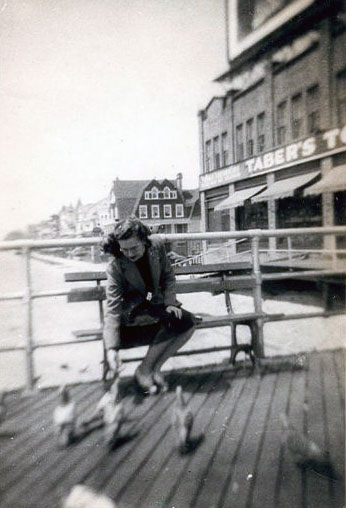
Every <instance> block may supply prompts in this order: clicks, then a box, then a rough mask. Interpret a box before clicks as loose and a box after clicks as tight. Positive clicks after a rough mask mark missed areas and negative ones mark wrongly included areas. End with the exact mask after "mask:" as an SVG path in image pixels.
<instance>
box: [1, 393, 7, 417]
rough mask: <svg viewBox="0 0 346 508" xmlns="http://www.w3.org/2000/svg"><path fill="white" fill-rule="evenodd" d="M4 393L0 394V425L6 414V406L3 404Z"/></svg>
mask: <svg viewBox="0 0 346 508" xmlns="http://www.w3.org/2000/svg"><path fill="white" fill-rule="evenodd" d="M5 398H6V393H5V392H0V423H2V422H3V421H4V420H5V416H6V413H7V406H6V403H5Z"/></svg>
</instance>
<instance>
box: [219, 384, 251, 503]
mask: <svg viewBox="0 0 346 508" xmlns="http://www.w3.org/2000/svg"><path fill="white" fill-rule="evenodd" d="M259 390H260V383H257V386H256V390H255V392H254V393H253V400H252V403H251V406H250V410H249V411H248V414H247V418H246V421H245V425H244V427H243V433H242V436H241V439H239V441H238V443H237V446H236V449H235V452H234V455H233V458H232V460H231V463H230V467H229V469H228V473H227V476H226V480H225V481H224V484H223V487H222V488H221V494H220V497H219V501H218V503H217V508H225V507H224V505H223V501H224V499H225V497H226V495H227V492H228V490H229V488H230V484H231V480H232V476H233V470H234V466H235V464H236V461H237V458H238V455H239V453H240V448H241V445H242V443H243V440H244V436H245V433H246V431H247V428H248V426H249V423H250V419H251V415H252V413H253V410H254V407H255V404H256V399H257V397H258V393H259Z"/></svg>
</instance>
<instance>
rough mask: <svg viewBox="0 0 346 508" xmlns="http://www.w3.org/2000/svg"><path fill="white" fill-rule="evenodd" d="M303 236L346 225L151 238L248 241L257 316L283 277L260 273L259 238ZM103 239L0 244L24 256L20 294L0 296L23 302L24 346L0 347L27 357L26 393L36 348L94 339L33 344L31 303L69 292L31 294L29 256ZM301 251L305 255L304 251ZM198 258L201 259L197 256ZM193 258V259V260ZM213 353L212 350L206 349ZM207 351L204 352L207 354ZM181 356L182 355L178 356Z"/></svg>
mask: <svg viewBox="0 0 346 508" xmlns="http://www.w3.org/2000/svg"><path fill="white" fill-rule="evenodd" d="M304 235H322V236H325V235H334V236H339V235H346V227H345V226H333V227H324V228H295V229H277V230H263V229H253V230H248V231H227V232H225V231H224V232H203V233H180V234H160V235H153V237H159V238H161V239H162V240H164V241H166V242H172V241H185V240H186V241H187V240H206V241H208V240H211V241H212V240H224V241H228V240H235V242H234V243H238V242H239V241H243V240H244V239H248V240H251V251H250V254H251V266H252V276H253V278H254V280H255V291H254V310H255V312H256V313H259V314H260V313H262V293H261V285H262V281H266V280H277V279H280V278H282V274H280V273H270V274H268V273H264V274H262V273H261V265H260V254H261V251H260V249H259V242H260V240H261V239H262V238H270V237H272V238H278V237H287V238H292V237H294V236H304ZM101 244H102V238H100V237H92V238H69V239H49V240H48V239H42V240H14V241H6V242H0V252H1V251H2V252H5V251H20V252H21V253H22V254H23V260H24V264H25V289H24V291H21V292H16V293H6V294H5V293H3V294H0V301H2V302H3V301H11V300H22V302H23V304H24V308H25V334H24V336H25V345H23V346H13V347H11V346H9V347H0V353H1V352H3V353H4V352H10V351H23V350H24V351H25V358H26V388H27V389H28V390H32V389H33V388H34V385H35V382H34V379H35V375H34V363H33V352H34V350H35V349H37V348H44V347H53V346H64V345H67V344H75V343H77V342H78V343H81V342H92V341H93V340H94V339H92V338H91V339H87V338H86V339H82V340H80V339H78V341H77V340H72V341H64V342H57V343H53V342H50V343H35V341H34V330H33V317H32V316H33V301H34V300H35V299H39V298H49V297H57V296H66V295H67V294H68V293H69V291H68V290H60V289H52V290H46V291H36V292H35V291H33V286H32V271H31V253H32V251H35V250H39V249H50V248H56V247H75V246H95V245H101ZM280 251H281V249H277V251H276V252H280ZM303 252H306V251H305V250H304V251H303ZM322 252H323V253H325V254H332V255H335V254H339V253H344V252H345V250H337V251H336V252H334V249H333V250H328V249H326V250H325V251H322ZM203 254H204V253H201V254H200V255H197V256H196V257H195V259H203ZM200 256H201V257H200ZM192 259H194V257H192ZM345 274H346V267H345V269H337V268H336V267H335V269H332V270H330V269H325V270H304V271H297V272H293V271H291V272H285V278H292V279H294V278H299V277H300V278H304V277H307V278H311V277H324V276H328V275H337V276H339V275H345ZM334 314H335V313H333V312H329V313H312V314H311V316H316V315H334ZM301 317H305V315H304V314H297V315H295V316H294V319H299V318H301ZM286 318H287V319H292V316H289V315H288V316H287V317H286ZM262 328H263V323H262V327H261V332H260V337H259V349H260V352H261V350H262V353H261V354H263V330H262ZM207 350H208V351H209V350H212V349H207ZM207 350H206V351H207ZM179 354H184V352H182V353H179Z"/></svg>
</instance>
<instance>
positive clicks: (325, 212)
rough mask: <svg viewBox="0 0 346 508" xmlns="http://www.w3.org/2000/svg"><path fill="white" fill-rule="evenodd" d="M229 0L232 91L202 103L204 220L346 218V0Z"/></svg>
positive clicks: (251, 222) (218, 226)
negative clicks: (287, 0) (204, 104)
mask: <svg viewBox="0 0 346 508" xmlns="http://www.w3.org/2000/svg"><path fill="white" fill-rule="evenodd" d="M225 8H226V18H227V22H226V33H227V57H228V62H229V65H228V68H227V69H226V70H225V72H224V73H223V74H222V75H221V76H219V77H217V78H216V81H217V82H218V83H219V84H220V86H221V87H222V88H223V92H222V93H221V94H220V95H219V96H217V97H213V98H212V99H211V100H210V101H209V103H208V104H207V106H206V107H205V109H203V110H202V111H200V112H199V127H200V161H201V162H200V166H201V171H200V173H201V174H200V197H201V210H202V214H201V226H202V230H203V231H222V230H225V231H227V230H244V229H253V228H265V229H267V228H269V229H272V228H290V227H309V226H311V227H312V226H331V225H344V224H345V223H346V213H345V201H346V192H345V191H346V60H345V48H346V31H345V26H346V15H345V5H344V2H342V1H333V2H330V1H326V0H315V1H314V0H291V1H289V2H280V1H274V2H272V1H270V2H267V1H262V0H257V1H256V0H252V1H249V0H247V1H246V2H243V1H241V0H226V2H225ZM338 240H339V239H335V238H332V237H325V238H324V239H321V242H319V241H318V240H317V242H316V239H315V240H314V241H312V239H311V238H309V237H308V236H306V237H304V238H300V239H298V238H297V240H296V242H298V244H296V245H303V246H304V245H305V246H316V247H317V246H319V245H321V243H322V241H324V246H325V247H328V248H333V247H334V246H335V242H336V243H337V246H341V245H342V242H341V240H339V241H338ZM269 245H270V247H271V248H276V247H280V246H281V244H280V241H278V242H276V240H275V239H270V241H269Z"/></svg>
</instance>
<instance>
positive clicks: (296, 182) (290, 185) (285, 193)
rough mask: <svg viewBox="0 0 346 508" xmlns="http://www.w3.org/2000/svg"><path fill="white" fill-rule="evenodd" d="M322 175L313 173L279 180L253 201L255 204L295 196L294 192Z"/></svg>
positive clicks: (317, 172)
mask: <svg viewBox="0 0 346 508" xmlns="http://www.w3.org/2000/svg"><path fill="white" fill-rule="evenodd" d="M319 174H320V172H319V171H313V172H312V173H307V174H305V175H298V176H294V177H292V178H285V179H284V180H278V181H277V182H274V183H273V184H272V185H270V186H269V187H268V188H267V189H266V190H265V191H264V192H262V193H261V194H259V195H258V196H255V197H253V198H252V199H251V201H253V202H258V201H267V200H268V199H282V198H287V197H290V196H293V194H294V191H296V190H297V189H299V188H300V187H304V185H307V184H308V183H309V182H311V180H314V179H315V178H316V177H317V176H318V175H319Z"/></svg>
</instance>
